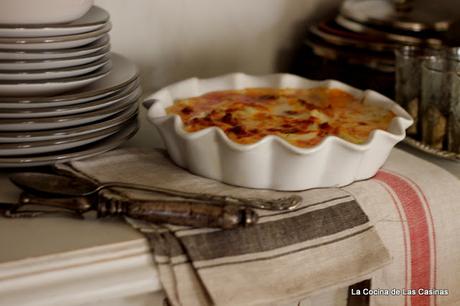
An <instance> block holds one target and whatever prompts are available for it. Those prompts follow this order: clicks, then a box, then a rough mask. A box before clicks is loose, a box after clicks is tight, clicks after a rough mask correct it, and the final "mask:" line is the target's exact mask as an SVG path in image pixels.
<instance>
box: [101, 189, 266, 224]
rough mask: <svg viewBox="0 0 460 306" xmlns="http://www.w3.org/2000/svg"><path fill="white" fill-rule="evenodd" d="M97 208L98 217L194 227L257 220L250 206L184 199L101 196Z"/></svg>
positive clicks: (247, 222)
mask: <svg viewBox="0 0 460 306" xmlns="http://www.w3.org/2000/svg"><path fill="white" fill-rule="evenodd" d="M97 210H98V214H99V216H100V217H104V216H106V215H126V216H129V217H132V218H136V219H141V220H145V221H148V222H154V223H169V224H175V225H186V226H194V227H217V228H223V229H232V228H236V227H239V226H247V225H252V224H255V223H256V222H257V214H256V213H255V212H254V210H252V209H251V208H245V207H238V206H234V205H214V204H207V203H200V202H193V201H187V200H185V201H184V200H171V201H168V200H131V199H129V200H128V199H123V198H107V197H105V196H103V195H101V196H100V197H99V201H98V207H97Z"/></svg>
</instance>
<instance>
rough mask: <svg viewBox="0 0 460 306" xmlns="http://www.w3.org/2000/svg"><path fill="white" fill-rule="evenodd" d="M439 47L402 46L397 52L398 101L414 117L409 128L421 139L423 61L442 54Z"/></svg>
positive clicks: (413, 135) (411, 134) (409, 133)
mask: <svg viewBox="0 0 460 306" xmlns="http://www.w3.org/2000/svg"><path fill="white" fill-rule="evenodd" d="M442 53H443V52H442V51H441V50H438V49H427V48H420V47H417V46H402V47H401V48H398V49H396V50H395V54H396V102H398V104H400V105H401V106H402V107H403V108H404V109H406V110H407V112H408V113H409V114H410V115H411V116H412V118H414V124H413V125H412V126H411V127H410V128H409V129H408V130H407V134H408V135H409V136H411V137H413V138H416V139H419V140H420V139H421V129H422V126H421V125H422V122H421V120H419V119H420V117H421V113H420V107H421V105H420V103H421V94H422V63H423V61H424V60H426V59H428V58H431V57H436V56H440V55H441V54H442Z"/></svg>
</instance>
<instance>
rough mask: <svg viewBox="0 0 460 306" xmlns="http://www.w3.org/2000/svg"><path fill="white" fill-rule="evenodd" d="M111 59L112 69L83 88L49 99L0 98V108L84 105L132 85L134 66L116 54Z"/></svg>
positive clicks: (135, 72) (35, 97)
mask: <svg viewBox="0 0 460 306" xmlns="http://www.w3.org/2000/svg"><path fill="white" fill-rule="evenodd" d="M111 59H112V69H111V70H110V72H109V73H108V74H107V75H105V76H104V77H102V78H101V79H99V80H97V81H95V82H94V83H91V84H90V85H88V86H86V87H84V88H80V89H78V90H75V91H69V92H66V93H65V94H61V95H56V96H49V97H40V96H36V95H35V96H29V97H14V96H13V97H2V98H1V99H0V108H11V109H19V108H22V109H29V108H43V107H59V106H64V105H75V104H80V103H85V102H88V101H93V100H96V99H100V98H102V97H104V96H108V95H110V94H114V93H115V92H116V91H118V90H121V89H123V88H125V87H126V86H128V85H129V84H131V83H133V82H134V81H135V80H136V79H137V78H138V70H137V68H136V65H134V64H133V63H132V62H131V61H129V60H128V59H127V58H125V57H123V56H121V55H119V54H117V53H111ZM0 92H1V90H0Z"/></svg>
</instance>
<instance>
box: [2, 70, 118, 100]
mask: <svg viewBox="0 0 460 306" xmlns="http://www.w3.org/2000/svg"><path fill="white" fill-rule="evenodd" d="M110 69H111V63H110V62H109V63H107V64H106V65H104V66H103V67H102V68H99V69H97V70H96V71H93V72H91V73H88V74H85V75H81V76H77V77H71V78H64V79H56V80H30V81H19V82H18V81H2V82H0V96H7V97H11V96H16V97H21V96H26V97H30V96H51V95H57V94H60V93H64V92H67V91H71V90H76V89H78V88H81V87H85V86H86V85H88V84H91V83H93V82H95V81H96V80H98V79H100V78H103V77H104V76H106V75H107V74H109V72H110Z"/></svg>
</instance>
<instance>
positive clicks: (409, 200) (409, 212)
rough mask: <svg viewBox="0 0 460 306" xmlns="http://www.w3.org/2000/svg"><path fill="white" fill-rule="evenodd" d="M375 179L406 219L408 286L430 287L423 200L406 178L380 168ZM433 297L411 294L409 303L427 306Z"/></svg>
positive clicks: (430, 267)
mask: <svg viewBox="0 0 460 306" xmlns="http://www.w3.org/2000/svg"><path fill="white" fill-rule="evenodd" d="M375 179H377V180H379V181H381V182H383V183H385V184H386V185H387V186H388V187H389V188H391V189H392V190H393V192H394V193H395V194H396V196H397V197H398V199H399V202H400V203H401V205H402V207H403V211H404V214H405V216H406V220H407V226H408V229H409V238H410V244H409V245H410V254H411V258H410V265H411V280H410V287H409V288H407V289H413V290H418V289H419V288H424V289H429V288H431V287H430V275H431V269H432V265H431V252H430V239H429V237H430V235H429V229H428V220H427V216H426V213H425V210H424V208H423V202H422V199H421V198H420V197H419V195H418V193H417V190H416V189H415V188H414V187H413V186H412V184H410V183H409V182H408V181H407V180H406V179H404V178H402V177H400V176H398V175H395V174H393V173H389V172H386V171H379V172H378V173H377V175H376V176H375ZM432 298H433V296H428V295H418V294H417V295H413V296H411V304H412V306H430V301H431V300H432Z"/></svg>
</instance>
